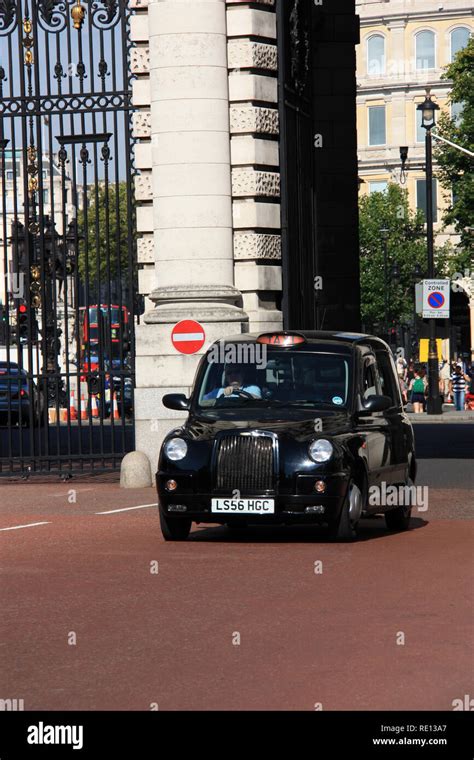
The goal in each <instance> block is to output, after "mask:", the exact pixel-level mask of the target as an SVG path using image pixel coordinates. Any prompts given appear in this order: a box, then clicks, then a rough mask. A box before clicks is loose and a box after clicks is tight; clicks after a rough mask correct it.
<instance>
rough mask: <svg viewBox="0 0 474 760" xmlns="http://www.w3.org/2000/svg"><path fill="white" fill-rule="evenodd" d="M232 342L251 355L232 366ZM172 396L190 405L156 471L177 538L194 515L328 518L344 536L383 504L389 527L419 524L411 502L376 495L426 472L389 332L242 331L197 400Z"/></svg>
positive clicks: (210, 358) (215, 355)
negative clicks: (420, 468) (382, 335)
mask: <svg viewBox="0 0 474 760" xmlns="http://www.w3.org/2000/svg"><path fill="white" fill-rule="evenodd" d="M229 347H230V348H233V349H234V355H236V356H239V355H240V356H241V358H242V357H246V361H245V362H242V361H241V362H240V364H239V362H237V363H234V364H233V365H232V366H230V365H229V362H228V361H226V356H231V351H228V349H229ZM263 348H265V361H261V358H262V350H263ZM259 349H260V351H259ZM249 357H250V359H251V360H249ZM163 404H164V405H165V406H166V407H167V408H169V409H174V410H182V411H187V412H188V417H187V419H186V421H185V422H184V423H183V424H182V425H181V426H180V427H177V428H175V429H174V430H173V431H172V432H170V433H169V434H168V435H167V436H166V439H165V440H164V442H163V445H162V448H161V452H160V457H159V463H158V471H157V474H156V485H157V490H158V500H159V514H160V521H161V528H162V532H163V536H164V538H165V539H166V540H184V539H186V538H187V536H188V534H189V531H190V528H191V524H192V522H193V521H194V522H197V523H203V522H204V523H205V522H211V523H226V524H227V525H228V526H229V527H235V528H237V529H241V528H245V527H247V526H248V524H249V523H258V524H261V525H264V524H274V523H284V524H294V523H314V522H319V523H326V524H327V526H328V527H329V531H330V533H331V535H332V536H333V537H334V538H336V539H338V540H350V539H352V538H354V537H355V536H356V533H357V526H358V522H359V520H360V518H361V517H364V516H369V515H371V514H377V513H384V514H385V519H386V523H387V526H388V527H389V529H400V530H404V529H406V528H407V527H408V525H409V520H410V514H411V506H410V504H411V502H409V503H408V504H407V503H406V502H403V503H401V504H398V505H397V504H393V500H388V499H386V501H387V502H388V501H390V505H388V504H383V503H381V504H375V503H374V502H375V501H376V499H371V498H369V494H370V495H372V494H373V491H374V487H375V488H376V489H377V488H382V486H383V484H385V487H387V486H390V485H399V486H410V484H411V483H413V482H414V480H415V477H416V459H415V448H414V436H413V430H412V426H411V424H410V421H409V419H408V417H407V415H406V414H405V412H404V409H403V405H402V399H401V396H400V388H399V384H398V378H397V373H396V369H395V365H394V361H393V357H392V355H391V352H390V349H389V347H388V345H387V344H386V343H385V342H384V341H382V340H380V339H379V338H376V337H373V336H370V335H362V334H352V333H342V332H322V331H320V332H306V331H305V332H299V333H296V332H282V333H275V334H263V335H250V334H248V335H238V336H232V337H230V338H227V339H223V340H222V341H217V343H215V344H214V345H213V346H211V347H210V349H209V351H208V352H207V354H206V355H204V356H203V358H202V360H201V362H200V364H199V367H198V369H197V373H196V378H195V382H194V386H193V391H192V394H191V397H190V398H189V399H187V398H186V397H185V396H184V395H182V394H175V393H172V394H167V395H165V396H164V397H163ZM370 489H371V490H370ZM405 490H408V489H405ZM382 502H383V498H382Z"/></svg>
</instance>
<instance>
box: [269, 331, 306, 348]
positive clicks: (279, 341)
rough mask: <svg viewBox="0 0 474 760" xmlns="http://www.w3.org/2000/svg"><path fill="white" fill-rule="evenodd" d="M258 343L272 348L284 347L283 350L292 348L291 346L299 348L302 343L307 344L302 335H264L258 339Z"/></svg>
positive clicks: (281, 333)
mask: <svg viewBox="0 0 474 760" xmlns="http://www.w3.org/2000/svg"><path fill="white" fill-rule="evenodd" d="M257 343H264V344H266V345H270V346H282V348H290V347H291V346H297V345H298V344H300V343H306V338H305V337H304V335H300V333H288V332H278V333H263V334H262V335H259V336H258V338H257Z"/></svg>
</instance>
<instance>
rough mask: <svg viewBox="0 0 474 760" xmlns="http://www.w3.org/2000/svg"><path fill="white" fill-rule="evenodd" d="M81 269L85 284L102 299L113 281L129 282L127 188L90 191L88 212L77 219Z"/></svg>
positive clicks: (122, 184) (79, 215) (109, 187)
mask: <svg viewBox="0 0 474 760" xmlns="http://www.w3.org/2000/svg"><path fill="white" fill-rule="evenodd" d="M77 222H78V231H79V238H80V243H79V257H78V267H79V274H80V277H81V280H82V282H83V283H84V284H85V283H86V281H88V287H89V290H90V292H92V293H95V294H96V295H98V293H99V290H100V294H101V297H102V296H103V295H104V294H106V293H107V288H108V286H109V283H111V282H112V281H115V282H117V283H118V282H120V281H125V280H126V278H127V276H128V269H129V256H128V250H129V244H128V227H129V219H128V209H127V186H126V184H125V182H120V183H118V185H113V184H112V185H108V186H106V185H105V184H100V185H99V186H98V188H97V192H95V191H94V190H92V189H91V190H90V195H89V197H88V206H87V209H81V210H80V211H79V213H78V216H77Z"/></svg>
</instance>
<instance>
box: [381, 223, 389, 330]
mask: <svg viewBox="0 0 474 760" xmlns="http://www.w3.org/2000/svg"><path fill="white" fill-rule="evenodd" d="M380 237H381V238H382V244H383V284H384V333H385V335H386V336H387V335H388V246H387V243H388V238H389V237H390V230H388V229H386V228H385V227H382V228H381V230H380Z"/></svg>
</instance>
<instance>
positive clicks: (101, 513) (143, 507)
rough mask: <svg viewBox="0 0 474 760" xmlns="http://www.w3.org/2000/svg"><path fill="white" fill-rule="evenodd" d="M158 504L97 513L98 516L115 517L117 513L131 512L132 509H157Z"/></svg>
mask: <svg viewBox="0 0 474 760" xmlns="http://www.w3.org/2000/svg"><path fill="white" fill-rule="evenodd" d="M157 506H158V502H157V503H156V504H140V505H139V506H138V507H124V508H123V509H109V510H107V512H95V514H96V515H114V514H116V513H117V512H129V511H130V510H131V509H146V508H147V507H157Z"/></svg>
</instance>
